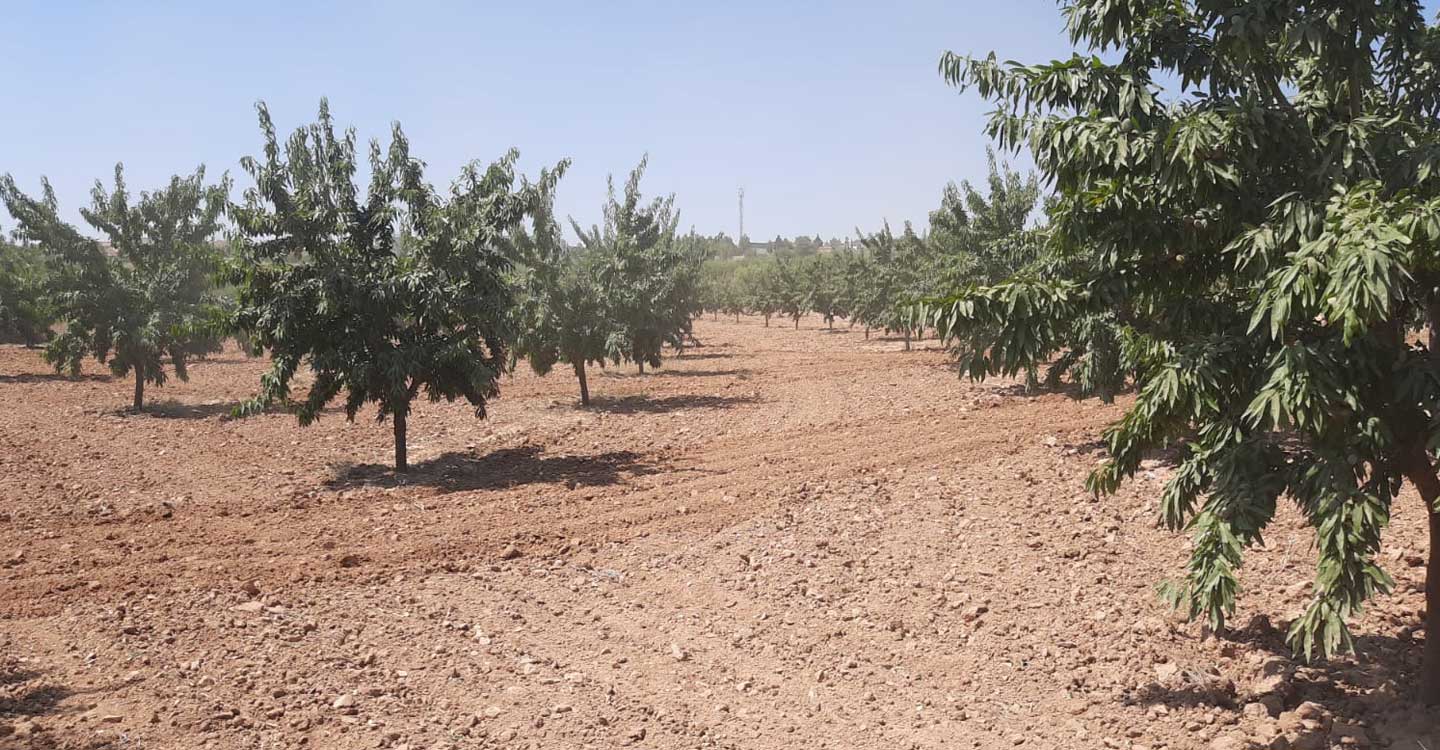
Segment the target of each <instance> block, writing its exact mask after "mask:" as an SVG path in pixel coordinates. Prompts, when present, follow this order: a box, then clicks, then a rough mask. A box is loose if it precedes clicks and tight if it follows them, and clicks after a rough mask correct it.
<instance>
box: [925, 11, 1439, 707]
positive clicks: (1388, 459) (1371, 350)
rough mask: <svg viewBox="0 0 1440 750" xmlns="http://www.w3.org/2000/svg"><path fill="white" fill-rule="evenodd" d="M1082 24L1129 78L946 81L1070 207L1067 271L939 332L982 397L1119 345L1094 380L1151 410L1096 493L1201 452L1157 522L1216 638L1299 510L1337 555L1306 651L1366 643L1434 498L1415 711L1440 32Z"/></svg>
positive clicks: (1324, 565)
mask: <svg viewBox="0 0 1440 750" xmlns="http://www.w3.org/2000/svg"><path fill="white" fill-rule="evenodd" d="M1066 12H1067V17H1068V21H1067V23H1068V26H1069V30H1070V33H1071V35H1072V37H1073V39H1075V40H1076V41H1077V42H1079V43H1082V44H1086V45H1089V46H1091V47H1092V48H1094V49H1099V50H1114V51H1116V54H1115V55H1114V58H1113V59H1114V60H1115V61H1114V62H1109V63H1107V62H1105V61H1104V60H1102V59H1100V58H1099V57H1089V56H1078V55H1077V56H1075V57H1073V58H1072V59H1069V60H1063V61H1058V62H1053V63H1048V64H1042V65H1033V66H1031V65H1020V64H1010V63H1000V62H997V61H996V59H995V58H994V56H993V55H992V56H990V57H988V58H985V59H970V58H962V57H956V56H954V55H947V56H945V57H944V59H943V60H942V61H941V64H940V68H941V71H942V72H943V74H944V76H945V77H946V78H947V79H948V80H949V81H951V82H952V83H955V84H958V85H960V86H962V87H963V88H971V89H974V90H976V91H978V92H979V93H980V94H981V95H982V96H984V97H986V98H988V99H990V100H991V101H993V102H994V103H995V104H996V105H997V109H996V111H995V112H994V113H993V114H992V116H991V119H990V124H989V132H990V134H991V135H992V136H994V137H996V138H998V139H999V141H1000V142H1001V144H1002V146H1005V147H1009V148H1015V147H1020V146H1022V145H1028V146H1029V148H1030V149H1031V151H1032V152H1033V154H1034V157H1035V162H1036V164H1037V165H1038V167H1039V168H1040V170H1041V171H1042V172H1043V173H1044V174H1045V175H1046V177H1047V178H1048V179H1049V180H1051V181H1053V183H1054V185H1055V187H1056V189H1057V191H1058V193H1059V195H1058V198H1057V200H1056V202H1055V204H1054V206H1053V207H1052V209H1051V211H1050V215H1051V221H1052V226H1053V229H1054V242H1053V245H1052V249H1053V253H1054V255H1053V257H1052V258H1051V259H1049V261H1047V262H1046V263H1045V264H1044V265H1043V267H1040V268H1035V269H1032V270H1030V271H1027V272H1026V273H1025V274H1024V275H1022V276H1019V277H1017V278H1015V279H1013V280H1011V281H1007V282H1005V283H1001V284H997V285H993V286H988V287H981V288H978V289H972V290H966V291H963V292H961V293H959V294H957V295H955V296H954V297H952V298H950V299H948V300H946V301H945V302H946V308H945V313H944V314H943V315H942V316H941V321H942V322H941V327H942V329H943V330H944V332H945V333H946V334H947V335H949V336H950V337H952V338H953V339H954V340H955V342H956V344H957V346H958V349H959V353H960V355H961V358H962V362H963V363H964V364H965V365H966V366H967V368H968V370H969V372H970V373H971V375H972V376H975V377H983V376H986V375H992V374H999V373H1015V372H1018V371H1021V370H1023V369H1026V368H1033V367H1034V366H1036V365H1037V364H1038V363H1042V362H1044V361H1046V360H1047V359H1048V358H1050V357H1051V356H1052V355H1055V354H1057V353H1058V352H1059V351H1060V349H1061V347H1062V346H1063V345H1064V344H1065V340H1066V337H1067V336H1068V335H1069V334H1070V333H1071V332H1072V331H1073V330H1074V326H1073V321H1075V320H1077V319H1089V320H1092V321H1095V323H1096V325H1095V326H1094V327H1095V328H1096V329H1100V330H1104V331H1105V333H1104V334H1101V336H1102V337H1104V338H1108V339H1109V340H1110V341H1111V342H1112V343H1111V344H1110V346H1109V348H1108V351H1109V355H1108V356H1106V357H1104V358H1102V360H1101V361H1097V362H1095V363H1094V370H1095V371H1096V372H1097V373H1099V374H1101V375H1103V376H1104V377H1103V380H1104V381H1105V382H1109V383H1111V384H1113V383H1115V382H1117V381H1119V380H1120V379H1123V378H1124V377H1125V376H1126V375H1127V374H1128V375H1130V376H1131V377H1133V378H1134V383H1135V386H1136V388H1137V389H1138V395H1137V397H1136V399H1135V402H1134V403H1133V405H1132V406H1131V407H1130V408H1129V409H1128V410H1127V411H1126V413H1125V416H1124V417H1123V418H1122V419H1121V420H1120V421H1119V422H1117V423H1116V424H1114V425H1113V426H1112V427H1111V428H1110V429H1109V430H1107V432H1106V442H1107V444H1108V447H1109V452H1110V458H1109V459H1108V461H1107V462H1106V463H1105V464H1103V465H1102V466H1101V467H1100V468H1098V469H1097V470H1096V471H1095V472H1094V473H1093V474H1092V476H1091V479H1090V485H1091V487H1092V488H1093V489H1094V490H1095V491H1098V492H1111V491H1114V490H1115V489H1116V487H1117V486H1118V485H1119V484H1120V483H1121V482H1122V481H1123V480H1124V479H1126V478H1127V477H1130V476H1132V475H1133V474H1134V473H1135V471H1136V469H1137V467H1138V466H1139V464H1140V461H1141V458H1142V457H1143V456H1144V455H1145V454H1146V452H1147V451H1150V450H1153V449H1157V448H1160V447H1162V446H1165V445H1167V444H1177V443H1178V444H1180V445H1182V446H1183V448H1184V451H1185V458H1184V461H1183V463H1182V464H1181V465H1180V467H1179V469H1178V470H1177V471H1176V473H1175V475H1174V477H1173V478H1172V479H1171V481H1170V482H1169V483H1168V485H1167V486H1166V488H1165V491H1164V494H1163V498H1162V507H1163V511H1162V515H1163V521H1164V523H1165V524H1166V525H1168V526H1169V527H1170V528H1172V529H1187V530H1189V531H1190V532H1191V533H1192V534H1193V535H1194V547H1193V552H1192V556H1191V561H1190V565H1189V569H1188V572H1187V575H1186V577H1185V579H1184V580H1183V581H1181V582H1179V583H1176V584H1172V585H1170V586H1169V587H1168V588H1167V589H1166V591H1167V592H1168V594H1169V596H1170V597H1171V598H1172V600H1173V601H1174V602H1175V603H1176V604H1178V605H1180V606H1182V607H1184V608H1185V609H1186V610H1187V611H1188V612H1189V613H1190V615H1191V616H1200V615H1204V616H1206V617H1208V618H1209V619H1210V620H1211V622H1212V623H1213V624H1214V625H1215V626H1217V627H1221V626H1223V624H1224V621H1225V618H1226V616H1227V615H1229V614H1231V613H1232V612H1233V607H1234V601H1235V596H1236V593H1237V591H1238V588H1239V587H1238V583H1237V580H1236V576H1235V570H1236V568H1238V567H1239V566H1240V565H1241V562H1242V554H1243V553H1244V551H1245V550H1246V549H1247V548H1249V547H1251V546H1252V545H1254V544H1255V543H1256V542H1258V541H1259V540H1260V536H1261V533H1262V531H1263V530H1264V529H1265V528H1266V526H1267V525H1268V524H1269V523H1270V521H1271V519H1272V518H1273V515H1274V512H1275V508H1276V504H1277V502H1278V501H1279V500H1280V499H1281V498H1282V497H1285V498H1288V499H1289V500H1291V501H1293V502H1294V503H1295V504H1296V505H1297V506H1298V507H1299V509H1300V511H1301V512H1302V513H1303V514H1304V517H1305V518H1306V520H1307V521H1308V522H1309V523H1310V524H1311V526H1313V528H1314V531H1315V535H1316V549H1317V551H1318V556H1319V563H1318V567H1317V569H1316V579H1315V587H1314V594H1313V598H1312V600H1311V602H1310V604H1309V606H1308V608H1307V609H1306V611H1305V613H1304V615H1303V616H1301V617H1300V618H1299V619H1297V620H1296V621H1295V622H1294V623H1293V624H1292V626H1291V628H1290V631H1289V637H1290V640H1291V643H1292V644H1293V645H1294V647H1295V648H1297V649H1298V650H1300V651H1302V652H1304V653H1305V654H1306V655H1307V656H1308V655H1311V654H1313V653H1317V652H1318V653H1322V654H1330V653H1334V652H1336V651H1340V650H1343V649H1348V648H1350V647H1351V641H1350V636H1349V633H1348V631H1347V626H1346V622H1347V620H1348V619H1349V618H1350V617H1351V616H1352V615H1353V614H1355V613H1356V612H1357V611H1359V610H1360V608H1361V607H1362V606H1363V605H1364V603H1365V602H1366V601H1367V600H1368V599H1369V598H1370V597H1371V596H1372V595H1374V594H1375V593H1377V592H1382V591H1385V590H1387V589H1388V588H1389V587H1390V586H1391V579H1390V577H1389V576H1387V575H1386V574H1385V572H1384V571H1383V570H1382V569H1381V568H1380V566H1379V563H1378V561H1377V560H1376V553H1377V552H1378V550H1379V548H1380V540H1381V533H1382V531H1383V530H1384V528H1385V526H1386V525H1387V523H1388V521H1389V519H1390V511H1391V507H1392V504H1393V502H1394V501H1395V498H1396V497H1397V496H1398V493H1399V491H1400V489H1401V487H1402V485H1404V484H1405V483H1406V482H1408V483H1410V484H1411V485H1413V486H1414V487H1415V489H1416V490H1417V492H1418V494H1419V496H1420V499H1421V501H1423V502H1424V503H1425V508H1426V510H1427V511H1428V513H1429V532H1430V558H1429V568H1428V581H1427V584H1426V599H1427V615H1426V623H1425V633H1426V637H1425V648H1424V658H1423V667H1422V669H1423V674H1422V679H1421V683H1422V684H1421V694H1422V696H1423V697H1424V699H1425V700H1426V701H1428V702H1432V703H1434V702H1440V477H1437V473H1436V452H1435V446H1436V445H1437V444H1440V378H1437V377H1436V376H1435V372H1436V371H1437V367H1440V348H1437V347H1440V334H1437V333H1436V332H1437V331H1440V291H1437V290H1440V263H1437V262H1436V254H1437V250H1440V170H1437V169H1436V167H1437V166H1440V32H1437V30H1436V29H1435V28H1433V27H1431V26H1428V25H1427V24H1426V23H1425V21H1424V18H1423V15H1422V14H1423V12H1424V11H1423V8H1422V7H1421V4H1420V3H1419V2H1413V1H1406V0H1395V1H1393V2H1385V3H1378V4H1377V3H1322V4H1314V3H1250V4H1244V3H1241V4H1219V5H1217V4H1213V3H1201V2H1195V1H1194V0H1187V1H1186V2H1151V1H1149V0H1136V1H1134V2H1111V1H1110V0H1075V1H1074V2H1072V3H1070V4H1069V5H1068V6H1067V10H1066ZM1161 76H1163V77H1164V79H1165V80H1167V81H1175V82H1177V83H1178V85H1179V86H1180V87H1181V88H1182V89H1183V91H1181V92H1176V93H1175V94H1173V95H1168V94H1166V93H1165V90H1164V89H1162V88H1161V87H1160V86H1159V85H1157V83H1156V81H1157V79H1158V78H1159V77H1161ZM1421 328H1428V329H1429V331H1430V336H1429V338H1428V339H1421V340H1416V338H1415V337H1413V336H1411V335H1410V334H1411V333H1412V332H1414V331H1417V330H1419V329H1421Z"/></svg>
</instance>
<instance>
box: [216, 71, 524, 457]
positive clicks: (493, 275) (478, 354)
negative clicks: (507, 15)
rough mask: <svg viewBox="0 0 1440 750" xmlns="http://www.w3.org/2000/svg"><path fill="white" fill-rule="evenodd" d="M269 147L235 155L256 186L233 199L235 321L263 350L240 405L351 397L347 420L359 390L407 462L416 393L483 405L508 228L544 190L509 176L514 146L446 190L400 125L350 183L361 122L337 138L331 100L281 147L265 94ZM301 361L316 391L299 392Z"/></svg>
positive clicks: (501, 305)
mask: <svg viewBox="0 0 1440 750" xmlns="http://www.w3.org/2000/svg"><path fill="white" fill-rule="evenodd" d="M258 110H259V116H260V128H261V131H262V132H263V134H264V139H265V146H264V154H263V156H262V157H260V158H258V159H257V158H248V157H247V158H246V159H244V160H243V161H242V162H241V163H242V165H243V166H244V168H245V170H246V171H247V172H248V173H249V174H250V176H251V178H252V179H253V180H254V182H255V186H254V187H253V188H251V189H249V190H247V191H245V202H244V204H243V205H237V206H234V207H233V209H232V210H233V214H234V217H235V223H236V228H237V230H238V236H237V238H236V251H237V256H238V257H237V262H236V263H235V264H234V275H235V282H236V283H237V285H238V287H239V306H238V310H237V311H236V314H235V317H236V323H237V325H238V327H239V328H240V329H241V330H243V331H245V332H246V333H247V334H248V335H249V336H250V337H251V340H252V342H253V344H254V346H255V347H257V349H265V350H268V351H269V352H270V355H271V359H272V366H271V369H270V372H269V373H267V374H266V375H265V376H264V377H262V378H261V384H260V386H261V387H260V393H259V394H258V395H257V396H256V397H255V398H254V399H252V400H250V401H249V402H247V403H245V404H244V405H242V406H241V407H240V408H239V409H238V410H237V411H238V413H239V414H241V415H245V414H253V413H255V412H257V411H260V410H262V409H264V408H265V407H266V406H267V405H269V404H273V403H277V402H279V403H286V404H287V405H289V407H290V408H291V409H292V410H293V411H294V412H295V414H296V415H297V416H298V417H299V420H300V423H301V424H302V425H308V424H310V423H312V422H314V421H315V419H316V418H317V417H319V416H320V412H321V410H322V409H323V408H324V407H325V405H326V404H327V403H328V402H329V401H330V400H331V399H333V398H335V397H336V396H337V395H340V394H342V393H343V394H344V399H345V416H346V418H347V419H351V420H353V419H354V418H355V414H356V413H357V412H358V411H359V410H360V407H362V406H363V405H364V404H365V403H366V402H369V401H374V402H375V403H376V405H377V407H378V413H377V419H379V420H382V421H383V420H384V419H386V418H389V419H390V420H391V423H392V424H393V427H394V434H395V470H396V471H406V470H407V469H408V468H409V463H408V460H407V455H406V445H405V439H406V418H407V417H408V415H409V413H410V407H411V404H412V403H413V402H414V400H415V399H416V398H418V397H420V395H421V394H422V393H423V394H424V396H425V397H427V398H429V399H430V400H431V401H438V400H440V399H445V400H454V399H456V398H464V399H465V400H467V401H468V402H470V404H471V405H472V406H474V407H475V414H476V416H477V417H481V418H483V417H484V416H485V404H486V402H487V401H488V400H489V399H491V398H494V397H495V396H497V395H498V393H499V379H500V376H501V374H502V373H503V372H504V371H505V368H506V366H507V365H508V364H509V346H510V342H511V341H512V339H513V331H512V329H511V316H512V314H513V310H512V308H513V295H512V291H511V288H510V286H509V284H508V283H507V280H506V278H505V274H506V273H507V272H508V270H509V266H510V263H509V260H508V258H507V255H506V253H507V247H506V243H507V240H508V234H509V233H510V232H511V231H512V230H514V229H515V228H516V227H517V226H518V225H519V224H520V222H521V220H522V219H523V218H524V217H525V216H526V215H527V214H529V213H530V212H531V211H532V210H533V208H534V206H535V202H536V199H537V188H535V187H534V186H532V185H529V184H524V185H522V186H521V187H520V188H519V189H516V187H515V179H516V175H515V160H516V158H517V154H516V153H515V152H514V151H511V152H509V153H508V154H506V155H505V156H504V157H502V158H501V159H500V160H499V161H497V162H495V163H493V164H491V165H490V166H489V167H483V166H481V165H480V164H479V163H478V162H472V163H470V164H469V165H467V166H466V167H465V168H464V169H462V170H461V173H460V177H459V178H458V179H456V180H455V182H454V184H453V185H452V186H451V188H450V194H449V195H448V196H444V195H441V194H439V193H438V192H437V191H436V190H435V189H434V188H433V187H431V186H430V185H429V184H428V183H426V182H425V178H424V172H423V165H422V164H421V163H420V161H419V160H417V159H414V158H412V157H411V156H410V145H409V142H408V141H407V140H406V138H405V135H404V133H403V132H401V130H400V126H399V125H398V124H396V125H394V126H393V128H392V131H391V140H390V145H389V147H388V148H385V149H382V148H381V146H380V143H379V142H378V141H372V142H371V144H370V186H369V189H368V190H367V191H366V192H365V193H364V194H361V192H360V189H359V188H358V187H357V185H356V183H355V170H356V154H355V133H354V131H353V130H347V131H345V132H344V133H343V134H342V135H340V136H337V135H336V133H335V128H334V124H333V122H332V120H331V117H330V110H329V106H328V104H327V103H326V102H325V101H324V100H321V103H320V112H319V118H318V121H317V122H315V123H314V124H312V125H309V126H306V127H302V128H300V129H298V130H296V131H295V133H294V134H293V135H291V136H290V138H289V140H288V141H287V142H286V143H285V144H284V145H283V147H282V145H281V143H280V141H279V140H278V139H277V138H276V134H275V126H274V124H273V123H272V122H271V120H270V113H269V111H267V109H266V108H265V105H264V104H263V103H262V104H260V105H259V106H258ZM302 365H308V366H309V368H310V369H311V371H312V372H313V373H314V378H313V380H312V382H311V383H310V388H309V392H308V393H307V394H306V396H305V398H304V399H303V400H301V401H299V402H294V403H292V402H290V398H289V397H290V388H291V382H292V380H293V379H294V377H295V374H296V372H298V371H299V369H300V367H301V366H302Z"/></svg>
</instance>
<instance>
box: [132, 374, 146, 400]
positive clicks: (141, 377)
mask: <svg viewBox="0 0 1440 750" xmlns="http://www.w3.org/2000/svg"><path fill="white" fill-rule="evenodd" d="M132 408H134V410H135V411H145V365H144V363H139V364H136V365H135V403H134V404H132Z"/></svg>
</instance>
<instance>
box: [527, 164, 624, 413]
mask: <svg viewBox="0 0 1440 750" xmlns="http://www.w3.org/2000/svg"><path fill="white" fill-rule="evenodd" d="M564 166H565V165H564V164H562V165H561V168H560V169H557V170H556V174H555V177H558V176H559V173H560V172H562V171H563V167H564ZM554 184H555V181H554V179H553V178H552V177H551V176H549V175H546V176H544V177H542V179H541V180H540V186H539V187H540V195H539V197H538V199H537V201H536V206H535V211H534V215H533V217H532V221H531V225H532V229H530V230H526V229H525V228H524V227H523V226H521V227H517V228H516V229H515V230H514V231H513V233H512V235H513V239H514V245H515V249H516V258H517V260H518V263H519V266H518V269H517V283H518V287H519V299H518V303H517V305H518V306H517V309H518V311H519V318H520V322H519V326H518V331H517V333H518V338H517V339H516V342H515V354H516V355H517V356H520V357H524V358H525V359H526V360H528V361H529V363H530V366H531V368H532V369H533V370H535V372H536V373H538V374H540V375H545V374H547V373H549V372H550V370H551V368H553V367H554V366H555V364H556V363H565V364H568V365H570V366H571V367H572V368H573V369H574V370H575V376H576V378H577V379H578V380H579V381H580V403H582V404H585V405H588V404H589V403H590V385H589V380H588V379H587V377H586V371H585V368H586V366H587V365H590V364H594V365H599V366H601V367H603V366H604V365H605V360H606V358H607V357H608V356H609V355H610V348H609V347H610V343H611V340H612V336H613V335H614V325H613V321H612V319H611V318H610V317H609V316H608V315H606V310H605V295H604V291H603V290H602V289H601V288H600V286H599V284H598V282H597V278H596V274H595V269H594V262H595V258H594V255H593V253H591V252H587V251H585V250H583V249H579V248H571V247H567V246H566V244H565V241H564V238H563V236H562V233H561V229H560V224H559V222H557V221H556V219H555V212H554V210H555V195H554Z"/></svg>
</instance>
